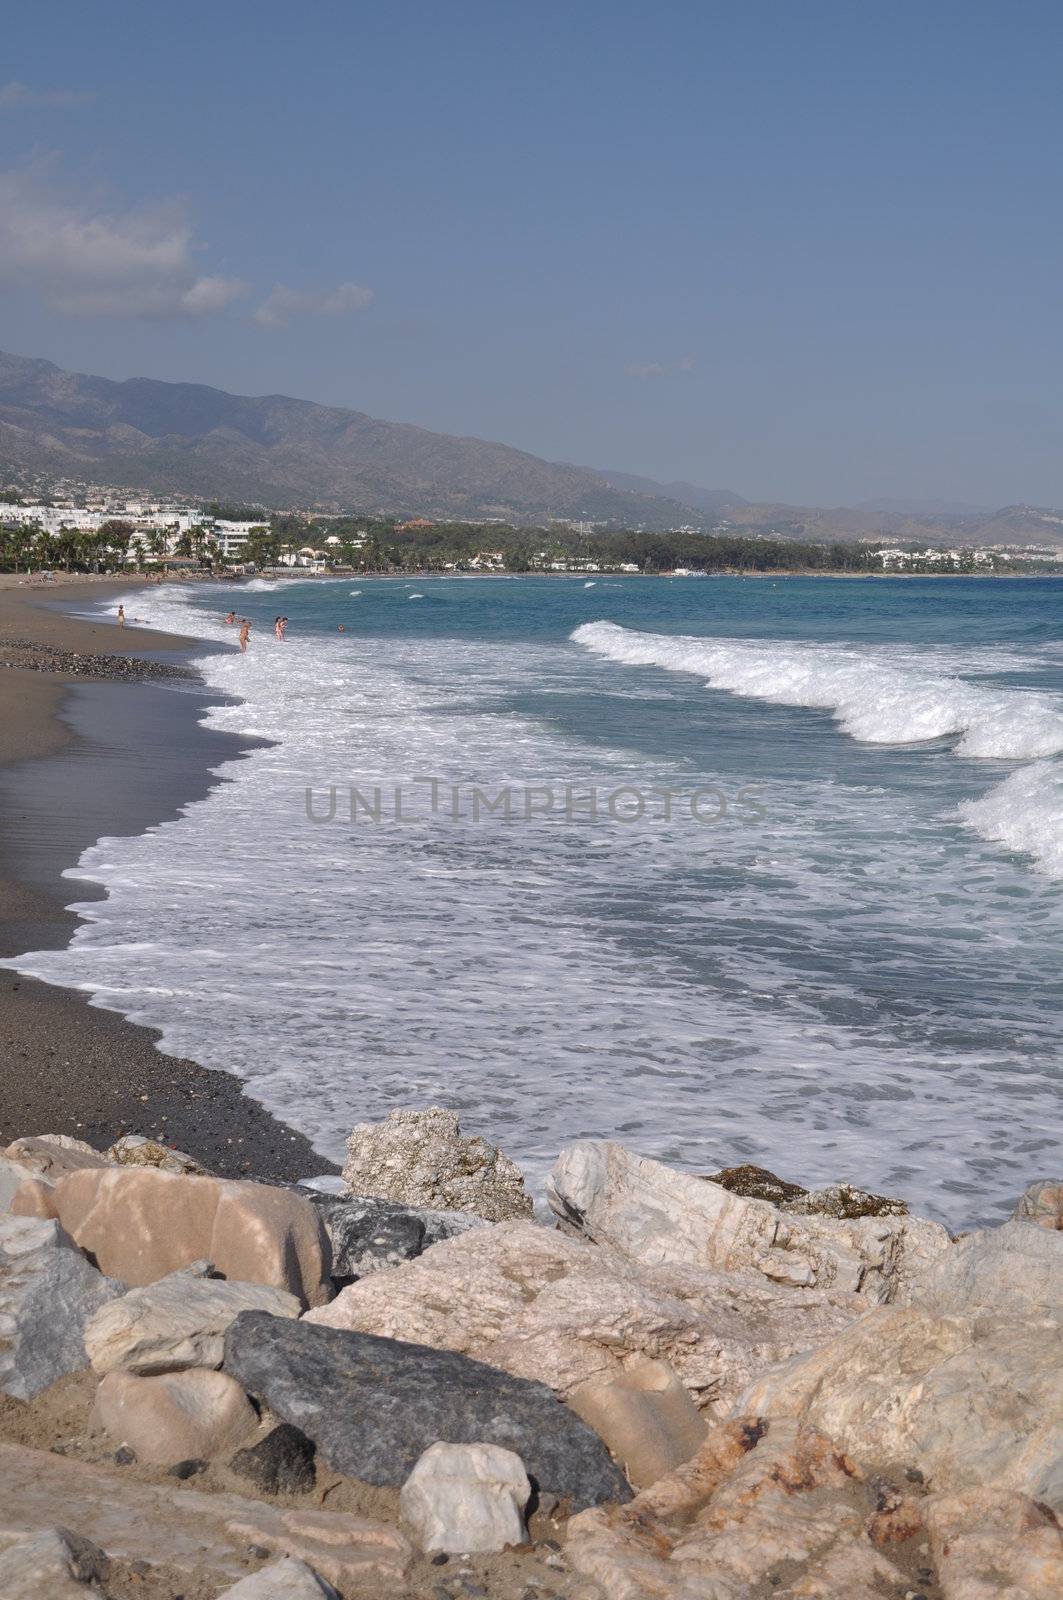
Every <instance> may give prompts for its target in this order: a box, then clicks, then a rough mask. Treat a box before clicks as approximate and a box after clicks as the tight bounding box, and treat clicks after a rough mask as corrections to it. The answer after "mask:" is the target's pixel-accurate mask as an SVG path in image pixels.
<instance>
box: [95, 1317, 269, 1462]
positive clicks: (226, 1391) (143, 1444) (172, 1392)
mask: <svg viewBox="0 0 1063 1600" xmlns="http://www.w3.org/2000/svg"><path fill="white" fill-rule="evenodd" d="M256 1314H257V1315H259V1316H262V1315H265V1313H263V1312H259V1313H256ZM91 1425H92V1426H93V1427H95V1428H102V1429H103V1431H104V1432H105V1433H108V1434H110V1436H111V1438H112V1439H120V1440H122V1442H123V1443H125V1444H127V1445H129V1446H130V1447H131V1448H132V1449H133V1450H134V1451H135V1452H136V1456H137V1459H138V1460H139V1461H150V1462H154V1463H156V1464H157V1465H159V1466H164V1467H167V1466H172V1465H173V1464H174V1463H175V1462H177V1461H186V1460H188V1459H190V1458H197V1459H203V1460H205V1461H209V1460H211V1459H212V1458H213V1457H214V1456H218V1455H221V1453H222V1452H223V1451H224V1450H228V1449H231V1448H232V1446H233V1445H234V1444H239V1443H240V1441H241V1440H242V1439H246V1438H247V1437H248V1435H249V1434H252V1433H254V1431H255V1429H256V1427H257V1426H258V1417H257V1416H256V1414H255V1410H254V1408H253V1406H251V1405H250V1404H249V1402H248V1399H247V1396H246V1395H245V1394H244V1391H243V1390H242V1389H241V1387H240V1385H239V1384H238V1383H236V1382H234V1380H233V1379H232V1378H230V1377H227V1376H226V1374H225V1373H223V1372H208V1371H205V1370H204V1369H203V1368H201V1367H193V1368H191V1369H190V1370H189V1371H187V1372H167V1373H164V1374H162V1375H161V1376H159V1377H156V1378H136V1377H134V1376H133V1375H132V1374H131V1373H128V1372H109V1373H108V1374H107V1376H106V1377H105V1378H103V1379H102V1381H101V1383H100V1386H99V1388H98V1389H97V1391H96V1399H95V1403H94V1405H93V1408H92V1418H91Z"/></svg>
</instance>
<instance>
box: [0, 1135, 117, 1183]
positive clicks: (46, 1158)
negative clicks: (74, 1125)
mask: <svg viewBox="0 0 1063 1600" xmlns="http://www.w3.org/2000/svg"><path fill="white" fill-rule="evenodd" d="M4 1155H5V1156H6V1157H7V1158H8V1160H9V1161H17V1162H18V1163H19V1165H20V1166H23V1167H25V1168H26V1169H27V1171H28V1172H29V1174H30V1175H31V1176H33V1177H38V1178H49V1179H50V1180H51V1181H52V1182H53V1183H55V1182H58V1180H59V1179H60V1178H62V1177H64V1176H65V1174H66V1173H68V1172H78V1171H80V1170H81V1168H82V1167H106V1166H109V1165H110V1163H109V1162H108V1160H107V1158H106V1156H101V1155H100V1152H99V1151H98V1150H94V1149H93V1148H92V1146H91V1145H90V1144H86V1143H85V1141H84V1140H83V1139H71V1138H69V1137H68V1136H67V1135H66V1134H63V1133H42V1134H37V1135H36V1136H35V1137H33V1138H29V1139H15V1140H14V1141H13V1142H12V1143H11V1144H9V1145H8V1147H7V1149H6V1150H5V1151H4Z"/></svg>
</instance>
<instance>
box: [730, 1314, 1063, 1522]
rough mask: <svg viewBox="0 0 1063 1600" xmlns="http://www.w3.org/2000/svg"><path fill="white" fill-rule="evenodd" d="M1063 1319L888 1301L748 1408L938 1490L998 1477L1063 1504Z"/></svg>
mask: <svg viewBox="0 0 1063 1600" xmlns="http://www.w3.org/2000/svg"><path fill="white" fill-rule="evenodd" d="M1061 1371H1063V1324H1061V1323H1060V1322H1059V1321H1056V1320H1055V1319H1053V1318H1050V1317H1046V1316H1044V1315H1038V1314H1036V1313H1031V1314H1030V1315H1029V1316H1026V1317H1008V1316H999V1315H998V1316H991V1315H984V1314H975V1315H972V1316H971V1317H964V1316H958V1315H957V1316H943V1315H941V1314H939V1313H938V1312H936V1311H933V1310H930V1309H928V1308H924V1307H921V1306H903V1307H902V1306H882V1307H879V1308H878V1309H876V1310H874V1311H870V1312H869V1313H868V1314H867V1316H865V1317H862V1318H861V1319H860V1321H859V1322H856V1323H854V1324H853V1325H852V1326H851V1327H850V1328H847V1329H845V1330H844V1331H843V1332H842V1333H840V1334H837V1335H836V1336H835V1337H834V1338H833V1339H831V1340H830V1341H829V1342H828V1343H827V1344H825V1345H822V1346H821V1347H820V1348H819V1349H818V1350H814V1351H812V1352H810V1353H809V1354H808V1355H805V1356H800V1357H798V1358H796V1359H795V1360H794V1361H791V1362H790V1363H788V1364H787V1365H785V1366H783V1367H781V1368H778V1369H776V1370H775V1371H773V1372H769V1373H767V1374H765V1376H763V1377H762V1378H760V1379H759V1380H758V1381H756V1382H755V1383H754V1384H753V1385H752V1386H751V1388H750V1389H749V1390H748V1391H747V1392H746V1394H745V1395H744V1396H743V1398H742V1401H741V1406H742V1408H743V1409H744V1410H748V1411H755V1412H757V1413H758V1414H760V1415H764V1416H769V1417H792V1418H797V1419H799V1420H800V1421H801V1422H802V1423H803V1424H808V1425H811V1426H814V1427H817V1428H821V1429H822V1430H823V1431H824V1432H826V1433H829V1434H830V1435H831V1436H832V1437H833V1438H835V1439H837V1440H838V1441H839V1443H840V1444H841V1445H842V1446H843V1448H844V1449H846V1450H849V1451H851V1452H852V1453H853V1454H854V1455H856V1456H858V1457H860V1458H861V1459H866V1460H872V1461H874V1460H887V1461H893V1462H899V1463H902V1464H905V1465H911V1466H915V1467H918V1468H919V1469H920V1471H922V1472H923V1473H924V1474H925V1476H926V1478H927V1480H928V1482H929V1484H930V1486H931V1487H932V1488H933V1489H935V1490H952V1489H966V1488H974V1487H979V1486H983V1485H990V1484H994V1485H996V1486H997V1487H999V1488H1002V1489H1013V1490H1018V1491H1020V1492H1022V1493H1024V1494H1028V1495H1030V1496H1031V1497H1032V1498H1033V1499H1035V1500H1039V1501H1043V1502H1044V1503H1046V1504H1048V1505H1050V1506H1052V1507H1054V1508H1056V1509H1060V1508H1063V1383H1061V1382H1060V1372H1061Z"/></svg>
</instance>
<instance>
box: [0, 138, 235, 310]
mask: <svg viewBox="0 0 1063 1600" xmlns="http://www.w3.org/2000/svg"><path fill="white" fill-rule="evenodd" d="M195 252H196V245H195V241H194V239H193V236H192V230H191V228H190V226H189V224H188V221H187V219H186V217H185V215H184V213H183V211H182V210H181V209H180V208H179V207H176V206H156V207H141V208H138V207H129V208H126V209H125V210H119V211H107V210H103V209H101V208H99V207H96V206H92V205H90V204H86V203H82V204H78V203H77V202H75V201H71V200H69V199H67V198H65V197H63V196H61V195H59V194H57V193H54V192H53V191H51V190H50V189H49V188H48V187H47V185H46V184H45V182H44V181H43V173H42V170H41V168H40V167H37V168H28V169H25V170H23V171H15V172H0V288H23V289H25V288H28V289H31V290H33V291H35V292H36V293H37V294H39V295H40V296H41V298H42V299H43V300H44V302H45V304H46V305H48V306H50V307H52V309H53V310H55V311H61V312H64V313H66V314H67V315H69V316H84V317H93V316H100V317H181V316H186V317H198V316H206V315H208V314H210V313H212V312H217V311H221V310H223V309H224V307H225V306H227V305H229V304H230V302H231V301H233V300H235V299H236V298H237V297H238V296H239V295H241V294H244V293H246V289H247V286H246V285H245V284H244V283H242V282H241V281H240V280H239V279H237V278H223V277H217V276H204V275H202V274H201V273H199V272H198V271H197V269H196V264H195V260H194V256H195Z"/></svg>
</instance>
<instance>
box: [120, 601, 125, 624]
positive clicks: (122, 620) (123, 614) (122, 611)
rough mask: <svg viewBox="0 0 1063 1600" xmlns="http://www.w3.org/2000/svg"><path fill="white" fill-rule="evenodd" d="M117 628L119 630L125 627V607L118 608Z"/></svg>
mask: <svg viewBox="0 0 1063 1600" xmlns="http://www.w3.org/2000/svg"><path fill="white" fill-rule="evenodd" d="M118 626H119V627H120V628H124V627H125V606H119V607H118Z"/></svg>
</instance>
